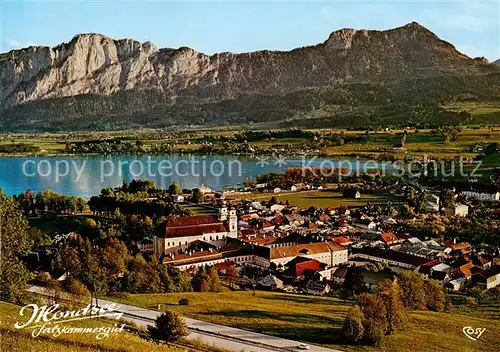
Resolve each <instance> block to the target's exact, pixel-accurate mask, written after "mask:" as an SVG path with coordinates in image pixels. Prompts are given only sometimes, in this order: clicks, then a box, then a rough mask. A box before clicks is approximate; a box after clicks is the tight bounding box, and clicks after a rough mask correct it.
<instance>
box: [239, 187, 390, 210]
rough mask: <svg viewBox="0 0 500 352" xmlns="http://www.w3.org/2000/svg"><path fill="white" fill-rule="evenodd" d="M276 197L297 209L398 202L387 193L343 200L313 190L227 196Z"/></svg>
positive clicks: (337, 194)
mask: <svg viewBox="0 0 500 352" xmlns="http://www.w3.org/2000/svg"><path fill="white" fill-rule="evenodd" d="M273 196H274V197H276V200H277V201H278V202H284V203H285V202H287V201H288V202H289V204H290V205H292V206H296V207H299V208H309V207H311V206H316V207H323V208H324V207H338V206H341V205H345V206H348V207H362V206H365V205H367V204H368V203H369V202H387V201H398V198H397V197H394V196H391V195H389V194H387V193H375V194H365V193H361V198H358V199H354V198H344V197H343V195H342V193H341V192H337V191H335V190H330V189H327V190H314V191H302V192H283V193H252V194H242V195H234V196H229V198H234V199H247V200H257V201H269V200H270V199H271V198H272V197H273Z"/></svg>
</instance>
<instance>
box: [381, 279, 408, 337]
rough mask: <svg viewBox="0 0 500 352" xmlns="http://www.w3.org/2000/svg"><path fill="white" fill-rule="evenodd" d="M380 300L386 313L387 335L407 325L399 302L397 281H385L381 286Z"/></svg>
mask: <svg viewBox="0 0 500 352" xmlns="http://www.w3.org/2000/svg"><path fill="white" fill-rule="evenodd" d="M381 288H382V293H381V298H382V299H383V301H384V304H385V310H386V312H387V333H388V334H389V335H390V334H392V333H393V332H394V331H396V330H399V329H402V328H404V327H405V325H406V324H407V323H408V313H407V311H406V309H405V306H404V304H403V302H402V301H401V286H400V285H399V283H398V282H397V281H394V282H391V281H390V280H388V279H386V280H385V281H384V282H382V285H381Z"/></svg>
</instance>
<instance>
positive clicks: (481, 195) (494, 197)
mask: <svg viewBox="0 0 500 352" xmlns="http://www.w3.org/2000/svg"><path fill="white" fill-rule="evenodd" d="M460 194H461V195H463V196H464V197H465V198H467V199H474V200H479V201H486V202H498V201H499V200H500V192H492V193H487V192H475V191H463V192H461V193H460Z"/></svg>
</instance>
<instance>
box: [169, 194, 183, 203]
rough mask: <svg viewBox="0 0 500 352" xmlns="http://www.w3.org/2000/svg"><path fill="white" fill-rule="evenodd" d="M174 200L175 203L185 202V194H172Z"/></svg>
mask: <svg viewBox="0 0 500 352" xmlns="http://www.w3.org/2000/svg"><path fill="white" fill-rule="evenodd" d="M172 202H174V203H183V202H184V196H183V195H182V194H174V195H173V196H172Z"/></svg>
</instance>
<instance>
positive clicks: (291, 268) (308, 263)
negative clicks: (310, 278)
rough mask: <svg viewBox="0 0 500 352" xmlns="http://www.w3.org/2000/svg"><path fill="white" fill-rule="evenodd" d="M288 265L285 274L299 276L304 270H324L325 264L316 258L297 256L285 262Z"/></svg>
mask: <svg viewBox="0 0 500 352" xmlns="http://www.w3.org/2000/svg"><path fill="white" fill-rule="evenodd" d="M286 265H287V266H288V269H287V271H286V272H287V274H288V275H290V276H295V277H297V278H299V277H301V276H302V274H303V273H304V271H306V270H310V271H313V272H318V271H322V270H324V268H325V267H326V264H323V263H321V262H320V261H318V260H316V259H309V258H307V259H306V258H303V257H297V258H295V259H293V260H291V261H290V262H288V263H287V264H286Z"/></svg>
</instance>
